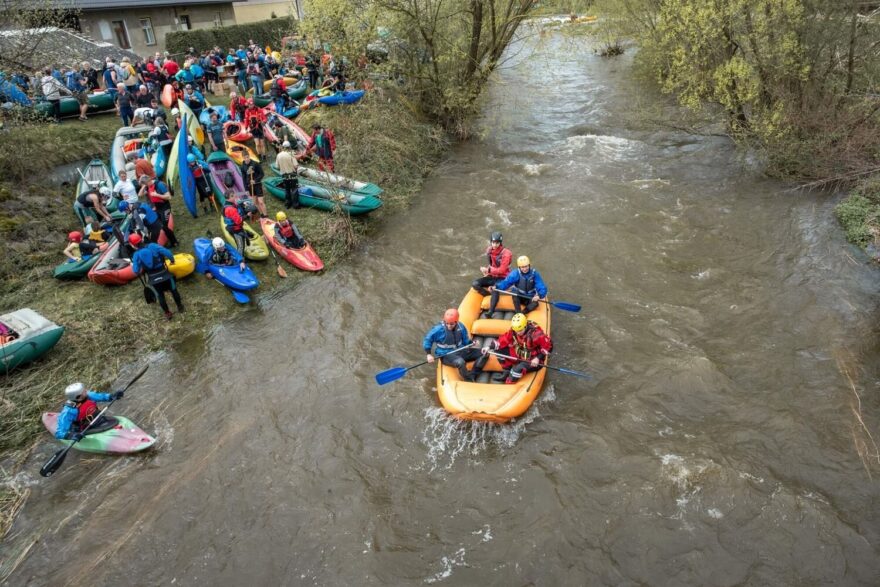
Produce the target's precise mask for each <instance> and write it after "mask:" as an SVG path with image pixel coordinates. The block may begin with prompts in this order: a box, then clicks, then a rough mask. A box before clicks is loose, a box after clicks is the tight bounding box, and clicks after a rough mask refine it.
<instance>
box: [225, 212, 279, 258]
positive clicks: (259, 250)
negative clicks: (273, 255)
mask: <svg viewBox="0 0 880 587" xmlns="http://www.w3.org/2000/svg"><path fill="white" fill-rule="evenodd" d="M244 231H245V232H246V233H247V235H248V239H249V240H250V242H249V243H248V244H247V245H246V246H245V247H244V251H240V252H241V253H242V254H243V255H244V256H245V258H246V259H251V260H252V261H263V260H265V259H268V258H269V245H267V244H266V241H264V240H263V235H261V234H259V233H257V231H256V230H254V229H253V228H251V226H250V224H248V223H247V222H245V223H244ZM220 232H221V233H222V234H223V238H224V239H225V240H226V242H228V243H229V244H230V245H232V246H233V247H236V248H238V245H237V244H236V242H235V238H234V237H233V236H232V235H231V234H230V233H229V231H228V230H226V223H225V222H224V221H223V218H222V217H221V218H220Z"/></svg>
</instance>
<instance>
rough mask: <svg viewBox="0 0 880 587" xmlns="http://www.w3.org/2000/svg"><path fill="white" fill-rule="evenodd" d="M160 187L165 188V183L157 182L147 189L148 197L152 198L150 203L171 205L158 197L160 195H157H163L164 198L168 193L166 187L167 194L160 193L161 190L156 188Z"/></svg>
mask: <svg viewBox="0 0 880 587" xmlns="http://www.w3.org/2000/svg"><path fill="white" fill-rule="evenodd" d="M159 185H161V186H163V187H164V186H165V184H164V183H162V182H160V181H157V182H154V183H153V184H152V185H151V186H150V187H148V188H147V195H148V196H149V198H150V203H151V204H156V205H159V206H162V205H169V204H168V202H167V201H165V200H163V199H162V198H160V197H158V195H157V194H162V195H163V196H164V195H165V194H166V193H168V188H167V187H166V189H165V192H160V191H159V190H157V189H156V187H157V186H159Z"/></svg>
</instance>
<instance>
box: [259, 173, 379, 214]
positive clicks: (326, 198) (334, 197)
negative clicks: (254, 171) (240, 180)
mask: <svg viewBox="0 0 880 587" xmlns="http://www.w3.org/2000/svg"><path fill="white" fill-rule="evenodd" d="M282 181H283V180H282V178H280V177H270V178H267V179H264V180H263V187H265V188H266V189H267V190H268V191H269V193H270V194H272V195H273V196H275V197H276V198H278V199H280V200H284V187H283V186H282V185H281V182H282ZM299 181H300V184H299V203H300V204H302V205H303V206H308V207H310V208H317V209H318V210H324V211H327V212H332V211H334V210H336V209H337V208H339V209H342V210H343V211H345V212H347V213H348V214H351V215H352V216H358V215H361V214H367V213H369V212H372V211H373V210H376V209H378V208H380V207H381V206H382V200H380V199H379V198H377V197H376V196H365V195H363V194H356V193H353V192H349V191H346V190H332V191H331V190H329V189H327V188H325V187H323V186H320V185H318V184H315V183H312V182H310V181H309V180H306V179H302V178H301V179H300V180H299Z"/></svg>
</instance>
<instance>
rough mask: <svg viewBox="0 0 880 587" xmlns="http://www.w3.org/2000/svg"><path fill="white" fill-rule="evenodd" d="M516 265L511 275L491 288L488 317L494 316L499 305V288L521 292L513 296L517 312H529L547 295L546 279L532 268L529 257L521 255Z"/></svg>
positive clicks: (514, 307)
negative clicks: (524, 303)
mask: <svg viewBox="0 0 880 587" xmlns="http://www.w3.org/2000/svg"><path fill="white" fill-rule="evenodd" d="M516 267H517V268H516V269H514V270H513V271H511V272H510V275H508V276H507V277H505V278H504V279H502V280H501V281H499V282H498V283H496V284H495V285H494V286H492V287H490V288H489V290H490V291H491V292H492V298H491V300H490V302H489V311H488V312H487V313H486V315H487V317H489V318H491V317H492V313H493V312H495V306H497V305H498V296H499V295H500V294H499V293H498V290H501V291H509V292H511V293H514V294H519V295H514V296H511V297H512V298H513V309H514V311H516V313H517V314H528V313H529V312H531V311H532V310H534V309H535V308H537V307H538V300H543V299H545V298H546V297H547V286H546V285H544V280H543V279H541V274H540V273H538V270H537V269H532V262H531V261H529V258H528V257H526V256H525V255H522V256H521V257H519V258H518V259H517V260H516ZM520 296H522V297H520ZM526 299H527V300H528V303H527V304H526V305H525V307H523V300H526Z"/></svg>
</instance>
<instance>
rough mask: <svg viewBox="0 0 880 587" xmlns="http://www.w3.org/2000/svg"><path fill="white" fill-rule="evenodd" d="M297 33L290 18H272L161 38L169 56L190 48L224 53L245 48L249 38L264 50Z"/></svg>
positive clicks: (278, 45)
mask: <svg viewBox="0 0 880 587" xmlns="http://www.w3.org/2000/svg"><path fill="white" fill-rule="evenodd" d="M296 31H297V22H296V20H295V19H294V18H289V17H285V18H272V19H270V20H261V21H258V22H250V23H247V24H234V25H230V26H224V27H216V28H212V29H197V30H194V31H175V32H173V33H168V34H167V35H166V36H165V47H166V49H167V50H168V51H169V52H170V53H172V54H177V53H185V52H186V51H187V50H188V49H189V48H190V47H192V48H194V49H195V50H196V51H200V52H201V51H205V50H209V49H213V48H214V47H215V46H216V47H220V48H221V49H223V50H224V51H225V50H227V49H229V48H230V47H234V48H236V49H237V48H238V46H239V45H247V43H248V40H249V39H253V40H254V41H256V42H257V44H259V45H261V46H263V47H265V46H266V45H271V46H272V48H273V49H274V48H276V47H278V48H280V46H281V39H282V37H287V36H290V35H292V34H294V33H296Z"/></svg>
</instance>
